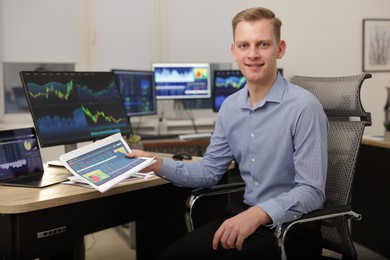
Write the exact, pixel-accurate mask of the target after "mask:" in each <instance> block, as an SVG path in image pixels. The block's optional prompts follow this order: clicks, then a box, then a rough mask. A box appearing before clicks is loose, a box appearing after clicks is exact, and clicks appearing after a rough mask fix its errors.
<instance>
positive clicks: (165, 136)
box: [139, 134, 179, 140]
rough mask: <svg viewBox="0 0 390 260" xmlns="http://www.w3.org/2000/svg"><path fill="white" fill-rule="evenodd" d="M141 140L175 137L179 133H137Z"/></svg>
mask: <svg viewBox="0 0 390 260" xmlns="http://www.w3.org/2000/svg"><path fill="white" fill-rule="evenodd" d="M139 136H140V137H141V140H155V139H175V138H177V137H178V136H179V135H175V134H166V135H139Z"/></svg>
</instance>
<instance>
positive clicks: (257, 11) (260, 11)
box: [232, 7, 282, 41]
mask: <svg viewBox="0 0 390 260" xmlns="http://www.w3.org/2000/svg"><path fill="white" fill-rule="evenodd" d="M262 19H267V20H269V21H270V22H271V24H272V26H273V27H274V33H275V36H276V39H277V40H278V41H280V31H281V27H282V21H281V20H280V19H279V18H277V17H276V16H275V14H274V12H272V11H271V10H269V9H267V8H263V7H253V8H249V9H246V10H243V11H241V12H239V13H237V14H236V15H235V16H234V17H233V20H232V27H233V39H235V36H236V27H237V25H238V23H240V22H243V21H245V22H256V21H259V20H262Z"/></svg>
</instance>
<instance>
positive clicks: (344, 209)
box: [275, 205, 362, 259]
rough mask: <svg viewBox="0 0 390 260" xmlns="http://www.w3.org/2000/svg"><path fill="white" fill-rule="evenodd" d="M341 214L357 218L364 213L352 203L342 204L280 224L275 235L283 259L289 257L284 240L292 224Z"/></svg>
mask: <svg viewBox="0 0 390 260" xmlns="http://www.w3.org/2000/svg"><path fill="white" fill-rule="evenodd" d="M341 216H345V217H347V218H352V219H355V220H361V219H362V215H361V214H358V213H355V212H354V211H352V207H351V206H350V205H341V206H337V207H327V208H322V209H318V210H315V211H313V212H310V213H308V214H305V215H303V216H302V217H300V218H298V219H296V220H294V221H292V222H289V223H283V224H281V225H279V226H278V227H277V228H276V230H275V237H276V238H277V240H278V245H279V247H280V249H281V252H282V259H287V257H286V253H285V248H284V242H285V239H286V235H287V232H288V231H289V229H290V228H291V227H292V226H294V225H295V224H300V223H305V222H312V221H320V220H323V219H330V218H335V217H341Z"/></svg>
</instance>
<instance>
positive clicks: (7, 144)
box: [0, 127, 43, 181]
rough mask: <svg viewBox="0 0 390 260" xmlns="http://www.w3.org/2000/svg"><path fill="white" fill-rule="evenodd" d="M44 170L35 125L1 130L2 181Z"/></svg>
mask: <svg viewBox="0 0 390 260" xmlns="http://www.w3.org/2000/svg"><path fill="white" fill-rule="evenodd" d="M34 172H40V173H42V172H43V163H42V157H41V153H40V150H39V145H38V142H37V138H36V134H35V129H34V128H33V127H29V128H21V129H12V130H3V131H0V181H3V180H7V179H11V178H15V177H20V176H24V175H28V174H31V173H34Z"/></svg>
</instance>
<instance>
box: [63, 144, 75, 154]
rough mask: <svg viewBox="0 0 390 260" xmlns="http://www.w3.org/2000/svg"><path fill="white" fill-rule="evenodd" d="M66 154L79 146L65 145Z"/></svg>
mask: <svg viewBox="0 0 390 260" xmlns="http://www.w3.org/2000/svg"><path fill="white" fill-rule="evenodd" d="M64 146H65V153H68V152H70V151H73V150H76V149H77V144H65V145H64Z"/></svg>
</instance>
